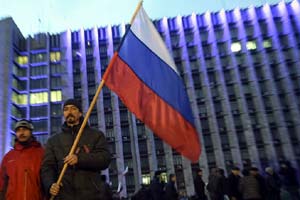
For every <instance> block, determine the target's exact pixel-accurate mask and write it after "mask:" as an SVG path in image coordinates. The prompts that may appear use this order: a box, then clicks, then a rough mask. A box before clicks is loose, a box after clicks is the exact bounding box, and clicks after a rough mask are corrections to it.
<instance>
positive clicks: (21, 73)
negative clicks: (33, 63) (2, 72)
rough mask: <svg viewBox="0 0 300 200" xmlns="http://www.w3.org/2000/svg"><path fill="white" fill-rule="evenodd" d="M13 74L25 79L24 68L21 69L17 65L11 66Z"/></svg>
mask: <svg viewBox="0 0 300 200" xmlns="http://www.w3.org/2000/svg"><path fill="white" fill-rule="evenodd" d="M13 74H15V75H16V76H18V77H26V74H27V73H26V68H21V67H18V66H17V65H13Z"/></svg>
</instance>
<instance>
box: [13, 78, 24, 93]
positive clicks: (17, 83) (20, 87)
mask: <svg viewBox="0 0 300 200" xmlns="http://www.w3.org/2000/svg"><path fill="white" fill-rule="evenodd" d="M13 87H14V88H15V89H17V90H18V91H25V90H26V88H27V80H18V79H16V78H13Z"/></svg>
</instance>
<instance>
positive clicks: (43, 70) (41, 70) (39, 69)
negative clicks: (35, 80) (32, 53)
mask: <svg viewBox="0 0 300 200" xmlns="http://www.w3.org/2000/svg"><path fill="white" fill-rule="evenodd" d="M47 74H48V73H47V66H46V65H45V66H36V67H31V68H30V76H42V75H47Z"/></svg>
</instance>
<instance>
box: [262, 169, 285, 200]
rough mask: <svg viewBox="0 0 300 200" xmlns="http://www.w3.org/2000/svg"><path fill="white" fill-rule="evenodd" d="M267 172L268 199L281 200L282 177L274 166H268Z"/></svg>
mask: <svg viewBox="0 0 300 200" xmlns="http://www.w3.org/2000/svg"><path fill="white" fill-rule="evenodd" d="M265 172H266V179H265V180H266V190H267V194H266V200H280V187H281V183H280V179H279V176H278V175H277V174H276V173H275V172H274V170H273V168H272V167H267V168H266V169H265Z"/></svg>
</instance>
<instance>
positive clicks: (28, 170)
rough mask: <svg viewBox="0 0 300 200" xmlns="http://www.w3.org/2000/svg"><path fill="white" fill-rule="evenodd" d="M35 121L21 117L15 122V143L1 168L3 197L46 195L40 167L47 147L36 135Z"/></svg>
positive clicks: (8, 199) (0, 192)
mask: <svg viewBox="0 0 300 200" xmlns="http://www.w3.org/2000/svg"><path fill="white" fill-rule="evenodd" d="M33 129H34V127H33V124H32V123H31V122H30V121H28V120H26V119H22V120H20V121H18V122H17V123H16V124H15V128H14V130H15V133H16V138H15V143H14V147H13V149H12V150H10V151H9V152H8V153H7V154H5V155H4V157H3V160H2V163H1V168H0V199H1V200H4V199H5V200H18V199H30V200H41V199H43V198H44V195H43V192H42V191H43V190H42V184H41V181H40V167H41V162H42V158H43V155H44V148H43V147H42V145H41V144H40V143H39V142H38V141H37V140H36V138H35V137H34V136H33V133H32V131H33Z"/></svg>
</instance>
